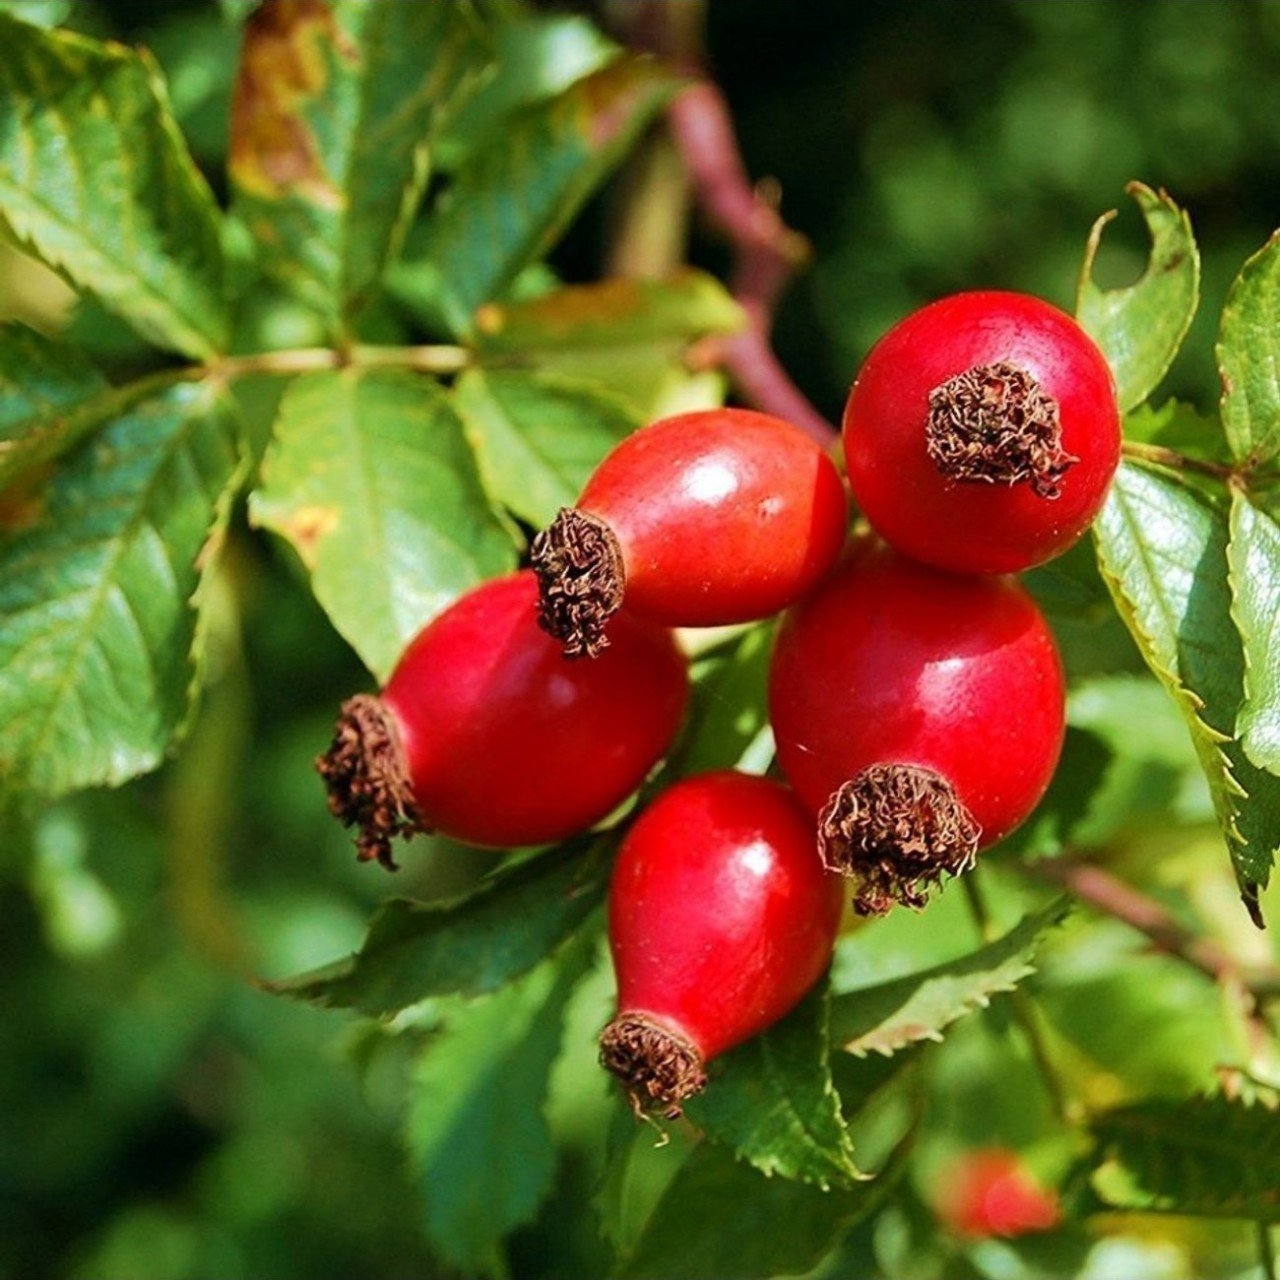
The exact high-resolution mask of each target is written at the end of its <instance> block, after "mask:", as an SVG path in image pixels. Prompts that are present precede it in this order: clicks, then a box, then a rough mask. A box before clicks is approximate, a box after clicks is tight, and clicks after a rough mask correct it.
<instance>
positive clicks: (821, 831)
mask: <svg viewBox="0 0 1280 1280" xmlns="http://www.w3.org/2000/svg"><path fill="white" fill-rule="evenodd" d="M980 834H981V832H980V829H979V827H978V824H977V823H976V822H975V821H974V820H973V817H972V815H971V814H970V813H969V811H968V809H966V808H965V806H964V805H963V804H962V803H961V802H960V799H959V797H957V795H956V793H955V789H954V788H953V787H952V786H951V784H950V783H949V782H948V781H947V780H946V779H945V778H943V777H942V776H941V775H940V774H937V773H934V772H933V770H931V769H924V768H920V767H919V766H916V765H899V764H876V765H872V766H871V767H870V768H867V769H864V770H863V771H862V772H861V773H860V774H858V776H857V777H856V778H854V779H853V780H852V781H849V782H845V783H842V784H841V785H840V787H838V788H837V789H836V791H834V792H833V793H832V795H831V798H830V799H829V800H828V801H827V804H826V806H825V808H824V809H823V811H822V813H821V814H820V815H819V818H818V852H819V853H820V854H821V856H822V861H823V863H824V865H825V866H826V867H827V868H828V869H829V870H831V871H838V872H840V873H841V874H842V875H844V876H846V877H847V878H848V879H849V880H850V881H852V884H853V907H854V910H855V911H856V912H857V913H858V914H859V915H864V916H866V915H883V914H884V913H885V912H886V911H888V910H889V909H890V908H891V907H892V906H893V905H894V903H901V904H902V905H903V906H907V907H916V908H919V907H922V906H924V904H925V902H926V901H927V899H928V893H929V890H930V889H931V888H932V887H933V886H934V885H936V884H939V883H941V881H942V879H943V877H944V876H958V875H960V874H961V873H962V872H964V871H968V870H969V869H970V868H971V867H972V866H973V863H974V859H975V857H976V855H977V852H978V837H979V835H980Z"/></svg>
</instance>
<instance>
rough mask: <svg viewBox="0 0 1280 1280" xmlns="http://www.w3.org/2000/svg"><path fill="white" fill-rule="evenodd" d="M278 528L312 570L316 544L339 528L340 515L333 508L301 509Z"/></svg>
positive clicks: (313, 507)
mask: <svg viewBox="0 0 1280 1280" xmlns="http://www.w3.org/2000/svg"><path fill="white" fill-rule="evenodd" d="M278 527H279V529H280V532H281V533H282V534H284V536H285V537H286V538H288V539H289V541H290V542H292V543H293V545H294V546H295V547H297V549H298V554H299V555H300V556H301V557H302V560H303V563H304V564H306V565H307V566H308V568H310V567H311V566H312V565H313V564H314V562H315V553H316V544H317V543H318V542H319V541H320V540H321V539H322V538H324V537H326V536H327V535H328V534H330V533H332V532H333V531H334V529H336V528H337V527H338V513H337V511H336V510H334V508H333V507H316V506H312V507H299V508H298V509H297V511H295V512H294V513H293V514H292V515H291V516H288V517H286V518H285V519H284V520H282V521H281V522H280V524H279V526H278Z"/></svg>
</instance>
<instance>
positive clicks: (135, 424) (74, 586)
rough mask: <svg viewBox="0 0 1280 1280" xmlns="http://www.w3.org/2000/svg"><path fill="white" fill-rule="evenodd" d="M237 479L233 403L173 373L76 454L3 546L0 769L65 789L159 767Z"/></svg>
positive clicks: (179, 708)
mask: <svg viewBox="0 0 1280 1280" xmlns="http://www.w3.org/2000/svg"><path fill="white" fill-rule="evenodd" d="M236 476H237V450H236V443H235V427H234V420H233V415H232V412H231V409H230V407H229V402H228V401H226V400H225V399H224V398H223V397H222V396H221V395H220V393H219V392H218V391H216V390H215V389H214V388H212V387H210V386H207V385H192V384H182V385H177V386H172V387H170V388H168V389H167V390H165V391H163V392H161V393H159V394H157V395H155V396H153V397H152V398H151V399H148V400H145V401H143V402H142V403H140V404H138V405H136V406H135V407H133V408H132V409H130V410H129V411H128V412H127V413H125V414H124V415H123V416H122V417H120V418H119V419H118V420H116V421H115V422H113V423H112V424H111V425H110V426H109V427H107V428H106V429H105V430H103V431H102V432H101V434H99V435H98V436H97V437H95V438H94V439H93V440H92V441H89V442H87V443H86V444H85V445H83V446H82V447H81V448H80V449H79V450H78V451H77V452H76V453H74V454H73V455H72V457H71V458H70V459H69V461H68V463H67V465H66V466H65V467H63V468H62V469H61V470H60V471H59V473H58V475H57V476H56V478H55V479H54V480H53V481H52V483H51V484H50V485H49V487H48V489H47V490H46V491H45V492H44V493H43V494H41V495H39V505H38V508H37V510H36V512H35V515H34V523H32V524H31V525H30V526H29V527H27V528H24V529H23V530H22V531H20V532H18V533H16V534H14V535H12V536H11V537H10V538H8V539H7V540H6V541H5V542H4V543H3V544H0V778H5V779H6V780H7V781H9V782H13V781H18V782H24V783H26V784H27V785H28V786H30V787H31V788H32V789H34V790H36V791H37V792H39V793H41V794H45V795H58V794H61V793H63V792H67V791H71V790H73V789H75V788H77V787H85V786H94V785H99V784H103V783H107V784H116V783H119V782H123V781H124V780H126V779H127V778H131V777H134V776H135V775H136V774H139V773H142V772H145V771H146V770H148V769H152V768H154V767H155V766H156V765H157V764H159V762H160V760H161V758H162V757H163V754H164V751H165V748H166V746H167V745H168V743H169V741H170V738H171V737H172V735H173V733H174V731H175V729H176V728H177V727H178V726H179V724H180V723H181V721H182V720H183V718H184V716H185V714H186V709H187V702H188V698H189V695H190V690H191V685H192V682H193V669H192V660H191V653H192V647H193V644H194V641H195V635H196V617H195V613H194V611H193V609H192V607H191V601H192V597H193V595H194V594H195V593H196V590H197V587H198V585H199V583H200V578H201V570H202V568H203V565H204V563H205V562H206V561H207V558H208V555H209V546H210V540H211V538H213V537H215V536H216V535H217V534H218V533H219V532H220V529H221V525H222V523H223V521H224V520H225V517H226V512H227V506H228V500H229V495H230V493H231V491H232V488H233V482H234V480H235V479H236Z"/></svg>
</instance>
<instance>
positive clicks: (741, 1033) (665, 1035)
mask: <svg viewBox="0 0 1280 1280" xmlns="http://www.w3.org/2000/svg"><path fill="white" fill-rule="evenodd" d="M841 897H842V885H841V882H840V879H839V877H838V876H833V875H831V874H829V873H828V872H827V871H825V870H824V869H823V866H822V863H821V862H820V861H819V859H818V853H817V850H816V848H815V847H814V838H813V823H812V821H811V820H810V818H809V816H808V815H807V814H806V813H805V811H804V809H803V807H802V806H801V805H800V804H799V803H798V802H797V800H796V798H795V796H794V795H793V794H792V793H791V792H790V791H789V790H788V789H787V788H786V787H784V786H783V785H782V784H780V783H777V782H773V781H770V780H769V779H767V778H756V777H751V776H748V775H747V774H742V773H735V772H732V771H723V772H716V773H706V774H701V775H699V776H697V777H693V778H687V779H685V780H684V781H683V782H679V783H677V784H676V785H675V786H673V787H671V788H670V790H668V791H665V792H663V793H662V795H660V796H659V797H658V798H657V799H656V800H655V801H654V802H653V803H652V804H651V805H650V806H649V807H648V808H647V809H646V810H645V811H644V813H642V814H641V815H640V817H639V818H638V819H637V821H636V823H635V825H634V826H633V827H632V828H631V830H630V832H629V833H628V834H627V837H626V839H625V840H624V841H623V844H622V850H621V852H620V853H619V855H618V862H617V865H616V867H615V869H614V873H613V881H612V884H611V886H610V890H609V943H610V946H611V948H612V951H613V963H614V968H615V970H616V971H617V975H618V1015H617V1017H615V1018H614V1019H613V1021H612V1022H610V1023H609V1025H608V1026H607V1027H606V1028H605V1029H604V1031H603V1033H602V1034H601V1037H600V1060H601V1062H602V1063H603V1064H604V1066H606V1067H607V1068H608V1069H609V1070H610V1071H612V1072H613V1073H614V1075H616V1076H617V1077H618V1078H619V1079H620V1080H621V1081H622V1083H623V1084H624V1085H625V1086H626V1088H627V1091H628V1093H629V1095H630V1097H631V1100H632V1105H633V1106H635V1108H636V1109H637V1111H642V1110H659V1111H662V1112H664V1113H665V1114H666V1115H668V1116H669V1117H674V1116H676V1115H678V1114H679V1109H680V1104H681V1103H682V1102H683V1101H684V1100H685V1099H686V1098H688V1097H690V1096H691V1095H692V1094H694V1093H697V1092H698V1091H699V1090H700V1089H701V1088H702V1087H703V1086H704V1084H705V1083H706V1075H705V1071H704V1067H705V1065H706V1063H707V1062H708V1061H709V1060H710V1059H712V1058H714V1057H715V1056H716V1055H717V1054H720V1053H723V1052H724V1051H725V1050H726V1049H730V1048H732V1047H733V1046H734V1045H736V1044H738V1043H739V1042H741V1041H743V1040H746V1039H747V1038H748V1037H749V1036H753V1035H755V1034H756V1033H757V1032H759V1031H762V1030H764V1028H765V1027H767V1026H769V1025H770V1024H771V1023H774V1022H776V1021H777V1020H778V1019H779V1018H781V1017H782V1016H783V1015H784V1014H785V1013H787V1012H788V1011H789V1010H790V1009H791V1008H792V1007H793V1006H794V1005H795V1004H796V1003H797V1001H799V999H800V998H801V996H803V995H804V993H805V992H806V991H807V990H808V989H809V988H810V987H811V986H812V985H813V984H814V983H815V982H816V981H817V980H818V978H819V977H820V976H821V974H822V972H823V971H824V970H825V969H826V967H827V964H828V962H829V961H830V959H831V951H832V947H833V946H834V945H835V937H836V931H837V928H838V926H839V922H840V909H841Z"/></svg>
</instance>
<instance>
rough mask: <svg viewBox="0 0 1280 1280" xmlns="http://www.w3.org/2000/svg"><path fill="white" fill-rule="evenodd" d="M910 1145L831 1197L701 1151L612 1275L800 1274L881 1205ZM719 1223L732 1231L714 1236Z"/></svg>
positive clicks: (697, 1279) (718, 1279)
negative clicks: (874, 1173) (868, 1176)
mask: <svg viewBox="0 0 1280 1280" xmlns="http://www.w3.org/2000/svg"><path fill="white" fill-rule="evenodd" d="M910 1143H911V1136H910V1135H909V1136H908V1137H907V1138H905V1139H903V1140H902V1142H901V1143H900V1144H899V1145H898V1147H897V1148H896V1149H895V1151H894V1153H893V1155H892V1156H891V1157H890V1159H889V1161H888V1163H887V1164H886V1166H885V1168H884V1170H883V1171H882V1172H881V1173H880V1174H879V1175H878V1176H877V1177H876V1178H875V1180H874V1181H869V1182H859V1183H856V1184H854V1185H853V1186H852V1187H849V1188H838V1189H834V1190H831V1191H823V1190H821V1189H820V1188H818V1187H813V1186H809V1185H808V1184H806V1183H803V1182H791V1181H789V1180H787V1179H785V1178H769V1177H766V1176H765V1175H764V1174H762V1173H760V1172H758V1171H757V1170H755V1169H753V1168H751V1166H750V1165H746V1164H742V1163H739V1162H738V1161H736V1160H735V1159H734V1158H733V1156H732V1155H731V1154H730V1152H728V1151H727V1150H726V1149H725V1148H724V1147H721V1146H718V1145H716V1144H714V1143H707V1144H706V1145H704V1146H702V1147H699V1148H698V1149H697V1150H696V1151H695V1152H694V1153H693V1154H692V1155H691V1156H690V1157H689V1159H688V1160H686V1161H685V1163H684V1164H683V1165H682V1166H681V1168H680V1171H679V1172H678V1173H677V1174H676V1176H675V1178H674V1179H672V1182H671V1185H670V1186H669V1187H668V1189H667V1191H666V1193H665V1194H664V1195H663V1197H662V1199H661V1201H659V1203H658V1207H657V1209H656V1210H655V1211H654V1213H653V1215H652V1217H651V1218H650V1219H649V1221H648V1223H647V1224H646V1226H645V1229H644V1231H643V1232H642V1233H641V1236H640V1239H639V1241H638V1242H637V1244H636V1248H635V1252H634V1253H633V1254H632V1255H631V1256H630V1257H629V1258H628V1259H627V1260H626V1261H625V1262H624V1263H623V1265H622V1266H621V1267H620V1268H619V1270H618V1272H617V1274H618V1275H619V1276H625V1277H628V1278H629V1280H630V1278H635V1280H640V1278H641V1277H648V1278H652V1280H670V1277H672V1276H679V1277H680V1278H681V1280H724V1277H726V1276H733V1277H734V1278H735V1280H749V1278H750V1277H766V1276H779V1275H787V1276H790V1275H798V1274H801V1273H803V1272H807V1271H808V1270H809V1269H810V1268H811V1267H813V1266H815V1265H816V1264H817V1263H818V1262H819V1261H820V1260H821V1259H822V1257H823V1256H824V1255H825V1254H826V1253H827V1251H828V1250H829V1249H831V1248H832V1246H833V1245H835V1244H836V1243H837V1242H838V1241H839V1240H840V1238H841V1237H842V1236H843V1235H844V1234H845V1233H846V1232H847V1231H848V1230H849V1228H850V1227H852V1226H853V1225H854V1224H855V1223H857V1222H860V1221H861V1220H862V1219H863V1218H865V1217H867V1216H868V1215H869V1214H871V1213H873V1212H875V1210H877V1209H878V1208H879V1207H880V1205H881V1204H882V1203H883V1202H884V1200H885V1198H886V1197H887V1196H888V1195H889V1193H890V1192H891V1191H892V1190H893V1187H894V1185H895V1183H896V1182H897V1179H898V1177H899V1175H900V1174H901V1172H902V1170H903V1168H904V1166H905V1155H906V1151H907V1149H908V1148H909V1146H910ZM729 1223H732V1224H734V1226H733V1229H729V1230H726V1229H724V1224H729Z"/></svg>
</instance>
